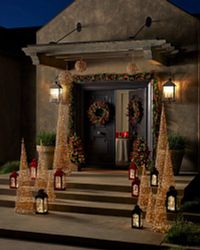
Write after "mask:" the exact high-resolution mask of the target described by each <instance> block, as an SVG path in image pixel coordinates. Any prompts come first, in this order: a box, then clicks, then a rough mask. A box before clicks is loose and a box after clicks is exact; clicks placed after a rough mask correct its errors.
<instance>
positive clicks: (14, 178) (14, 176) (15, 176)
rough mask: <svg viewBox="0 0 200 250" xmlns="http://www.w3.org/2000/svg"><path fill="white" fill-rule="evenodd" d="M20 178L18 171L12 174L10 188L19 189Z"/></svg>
mask: <svg viewBox="0 0 200 250" xmlns="http://www.w3.org/2000/svg"><path fill="white" fill-rule="evenodd" d="M18 176H19V174H18V173H17V172H16V171H14V172H12V173H11V174H10V181H9V183H10V188H15V189H16V188H18Z"/></svg>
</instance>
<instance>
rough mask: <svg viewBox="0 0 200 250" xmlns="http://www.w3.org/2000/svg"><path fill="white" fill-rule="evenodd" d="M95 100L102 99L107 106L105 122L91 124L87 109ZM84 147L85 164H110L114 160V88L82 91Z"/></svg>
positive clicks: (112, 163)
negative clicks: (107, 115) (107, 117)
mask: <svg viewBox="0 0 200 250" xmlns="http://www.w3.org/2000/svg"><path fill="white" fill-rule="evenodd" d="M96 101H104V102H105V103H106V104H107V105H108V108H109V119H108V121H107V122H106V123H105V124H93V123H92V122H91V121H90V119H89V117H88V109H89V107H90V105H91V104H93V103H94V102H96ZM83 126H84V149H85V155H86V164H87V165H94V166H96V165H102V166H103V165H104V166H112V165H114V162H115V154H114V152H115V150H114V147H115V145H114V141H115V132H114V131H115V110H114V90H85V91H84V124H83Z"/></svg>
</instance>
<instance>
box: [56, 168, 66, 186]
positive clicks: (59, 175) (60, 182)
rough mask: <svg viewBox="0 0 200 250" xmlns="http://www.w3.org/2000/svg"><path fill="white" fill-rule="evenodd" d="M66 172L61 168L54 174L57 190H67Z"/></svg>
mask: <svg viewBox="0 0 200 250" xmlns="http://www.w3.org/2000/svg"><path fill="white" fill-rule="evenodd" d="M64 176H65V173H64V172H63V171H62V170H61V169H57V170H56V172H55V174H54V189H55V190H65V183H64Z"/></svg>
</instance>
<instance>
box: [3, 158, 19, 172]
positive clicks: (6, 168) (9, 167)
mask: <svg viewBox="0 0 200 250" xmlns="http://www.w3.org/2000/svg"><path fill="white" fill-rule="evenodd" d="M19 165H20V161H9V162H7V163H5V164H4V165H2V166H1V167H0V174H7V173H11V172H13V171H18V170H19Z"/></svg>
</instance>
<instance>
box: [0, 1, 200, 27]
mask: <svg viewBox="0 0 200 250" xmlns="http://www.w3.org/2000/svg"><path fill="white" fill-rule="evenodd" d="M84 1H87V0H84ZM99 1H100V0H99ZM113 1H115V0H113ZM72 2H73V0H0V26H2V27H5V28H16V27H31V26H41V25H44V24H46V23H47V22H48V21H50V20H51V19H52V18H53V17H55V16H56V15H57V14H58V13H60V12H61V11H62V10H63V9H65V8H66V7H67V6H68V5H69V4H70V3H72ZM171 2H174V3H175V4H176V5H178V6H180V7H182V8H183V9H184V10H186V11H187V12H189V13H200V0H171Z"/></svg>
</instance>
